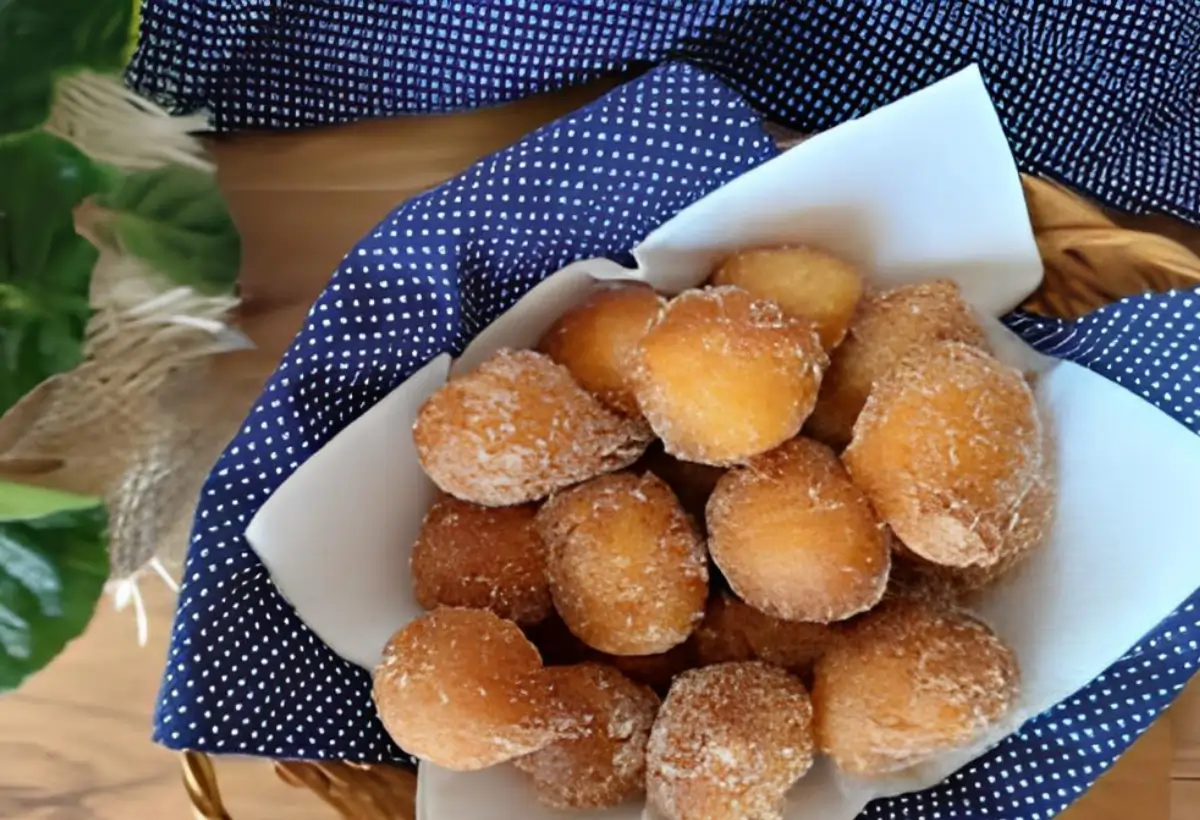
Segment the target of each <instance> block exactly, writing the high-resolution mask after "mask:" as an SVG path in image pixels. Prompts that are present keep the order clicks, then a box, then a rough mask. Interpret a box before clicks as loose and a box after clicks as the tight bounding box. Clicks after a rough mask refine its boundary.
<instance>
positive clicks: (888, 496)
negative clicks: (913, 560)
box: [843, 342, 1048, 567]
mask: <svg viewBox="0 0 1200 820" xmlns="http://www.w3.org/2000/svg"><path fill="white" fill-rule="evenodd" d="M843 459H844V460H845V463H846V465H847V467H848V468H849V469H850V472H851V474H852V475H853V476H854V480H855V482H856V483H858V485H859V486H861V487H862V488H863V490H864V491H865V492H866V493H867V495H868V496H869V497H870V499H871V501H872V503H873V504H874V505H875V508H876V509H877V510H878V511H879V513H880V515H881V516H882V517H883V519H884V520H885V521H886V522H887V523H888V524H889V525H890V526H891V527H892V529H893V531H894V532H895V533H896V535H897V536H898V537H899V538H900V540H901V541H902V542H903V543H904V545H905V546H906V547H907V548H908V549H910V550H912V551H913V552H914V553H916V554H917V555H920V556H921V557H923V558H925V559H926V560H930V561H933V562H934V563H940V564H946V565H949V566H960V567H967V566H978V567H989V566H992V565H994V564H996V563H998V562H1000V561H1001V560H1002V559H1005V558H1006V549H1008V548H1009V547H1010V546H1011V543H1012V542H1011V541H1009V539H1008V538H1007V536H1008V534H1009V531H1010V529H1011V528H1012V527H1013V520H1014V515H1016V514H1017V511H1018V508H1019V507H1020V506H1021V504H1022V501H1023V499H1024V498H1025V496H1026V495H1027V494H1028V493H1029V492H1030V491H1031V489H1032V488H1033V487H1034V486H1036V485H1037V484H1038V482H1039V481H1042V480H1043V477H1044V476H1045V474H1046V471H1047V469H1048V465H1047V459H1048V456H1047V455H1046V436H1045V434H1044V431H1043V426H1042V421H1041V418H1040V415H1039V411H1038V408H1037V402H1036V400H1035V398H1034V395H1033V391H1032V390H1031V389H1030V387H1029V385H1028V383H1027V382H1026V381H1025V379H1024V378H1023V377H1022V375H1021V373H1020V372H1019V371H1017V370H1015V369H1013V368H1011V367H1008V366H1007V365H1004V364H1002V363H1000V362H999V361H997V360H996V359H994V358H992V357H991V356H990V355H988V354H986V353H983V352H982V351H980V350H978V349H976V348H973V347H970V346H968V345H964V344H961V343H957V342H943V343H940V344H937V345H933V346H931V347H929V348H926V349H923V350H921V351H919V352H917V353H914V354H913V355H912V356H911V357H910V358H909V359H908V360H907V361H906V362H905V363H904V364H903V365H901V366H900V367H899V368H897V369H896V370H894V371H893V372H892V373H891V374H890V375H889V376H887V377H886V378H884V379H881V380H880V382H879V383H878V384H877V385H876V386H875V389H874V391H873V392H872V394H871V397H870V399H869V400H868V401H867V405H866V407H865V408H864V409H863V412H862V415H861V416H860V417H859V420H858V423H857V424H856V426H855V433H854V440H853V441H852V442H851V444H850V447H848V448H847V450H846V452H845V453H844V454H843Z"/></svg>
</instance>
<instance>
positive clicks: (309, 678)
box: [155, 63, 1200, 820]
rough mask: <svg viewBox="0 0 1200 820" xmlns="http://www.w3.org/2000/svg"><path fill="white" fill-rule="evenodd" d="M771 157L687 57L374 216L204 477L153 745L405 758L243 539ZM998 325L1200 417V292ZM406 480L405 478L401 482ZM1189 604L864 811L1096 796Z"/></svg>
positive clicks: (1182, 640) (1191, 649)
mask: <svg viewBox="0 0 1200 820" xmlns="http://www.w3.org/2000/svg"><path fill="white" fill-rule="evenodd" d="M775 153H776V149H775V147H774V144H773V142H772V141H771V139H770V138H769V137H768V135H767V134H766V132H765V131H764V130H763V128H762V126H761V121H760V117H759V116H758V114H757V113H756V112H755V111H754V110H753V109H752V108H751V107H750V106H749V105H748V104H747V103H746V102H745V101H744V100H743V98H742V97H741V96H740V95H739V94H738V93H737V92H736V91H734V90H733V89H732V88H731V87H730V86H728V85H727V84H725V83H724V82H722V81H721V80H719V79H717V78H716V77H715V76H714V75H712V74H710V73H708V72H706V71H704V70H702V69H699V68H697V67H694V66H692V65H689V64H687V63H672V64H668V65H666V66H663V67H660V68H657V69H655V70H653V71H652V72H650V73H648V74H647V75H645V76H644V77H642V78H641V79H639V80H637V81H634V82H632V83H630V84H628V85H625V86H622V87H620V88H618V89H617V90H615V91H613V92H611V93H610V94H609V95H607V96H606V97H604V98H603V99H601V100H599V101H598V102H596V103H594V104H592V105H590V106H588V107H586V108H584V109H582V110H580V111H578V112H576V113H574V114H572V115H570V116H568V117H566V118H564V119H562V120H560V121H558V122H555V123H553V124H551V125H548V126H546V127H544V128H542V129H541V130H539V131H536V132H534V133H533V134H531V135H529V136H528V137H526V138H525V139H523V140H522V141H521V142H519V143H517V144H516V145H514V146H512V147H511V148H508V149H506V150H504V151H501V152H499V153H497V154H495V155H493V156H490V157H487V158H485V159H483V160H481V161H480V162H478V163H477V164H475V165H474V166H473V167H471V168H470V169H469V170H467V171H466V172H465V173H463V174H462V175H461V176H459V177H458V178H456V179H454V180H451V181H450V182H447V183H446V184H444V185H442V186H440V187H438V188H436V189H434V190H432V191H430V192H428V193H426V194H423V195H421V196H419V197H417V198H415V199H413V200H411V201H409V202H406V203H404V204H403V205H401V206H400V207H399V208H397V209H396V210H395V211H393V212H392V213H390V214H388V215H387V216H386V217H385V218H384V219H383V220H382V221H381V222H380V223H379V224H378V225H377V226H376V228H375V229H374V230H373V231H372V232H371V233H370V235H368V236H366V237H365V238H363V239H362V240H361V241H360V242H359V243H358V244H357V245H356V246H355V247H354V248H353V249H352V250H351V251H350V252H349V253H348V254H347V256H346V257H345V259H344V261H343V262H342V264H341V265H340V266H339V268H338V270H337V271H336V273H335V274H334V275H333V277H332V279H331V280H330V282H329V285H328V287H327V288H326V289H325V291H324V293H323V294H322V295H321V296H320V297H319V299H318V300H317V302H316V303H315V305H314V306H313V308H312V310H311V312H310V314H309V316H308V318H307V321H306V323H305V326H304V328H303V330H302V331H301V332H300V334H299V335H298V336H297V337H296V339H295V340H294V342H293V343H292V346H291V348H290V349H289V350H288V352H287V354H286V355H285V357H284V359H283V361H282V362H281V363H280V365H279V367H278V369H277V370H276V372H275V373H274V374H273V375H272V377H271V379H270V380H269V382H268V384H267V386H266V388H265V389H264V391H263V393H262V395H261V396H260V398H259V400H258V402H257V403H256V404H255V405H254V407H253V408H252V410H251V412H250V413H249V415H248V417H247V419H246V421H245V424H244V426H243V427H242V429H241V431H240V433H239V434H238V435H237V436H236V438H235V439H234V440H233V441H232V443H231V444H230V445H229V447H228V448H227V449H226V451H225V452H224V454H223V455H222V456H221V458H220V460H219V461H218V463H217V464H216V466H215V468H214V470H213V473H212V475H211V477H210V478H209V480H208V481H207V483H206V485H205V487H204V490H203V493H202V496H201V499H200V505H199V508H198V511H197V515H196V521H195V528H194V531H193V537H192V543H191V545H190V550H189V553H188V558H187V562H186V565H185V569H184V579H183V588H182V591H181V593H180V601H179V609H178V614H177V617H176V622H175V626H174V631H173V634H172V641H171V647H170V654H169V658H168V664H167V668H166V672H165V676H164V681H163V686H162V691H161V697H160V701H159V704H158V709H157V715H156V724H155V738H156V739H157V740H158V741H159V742H161V743H163V744H165V745H167V746H169V747H172V748H176V749H185V748H186V749H197V750H202V751H206V752H213V753H226V754H240V755H260V756H268V757H274V758H300V759H312V760H319V759H342V760H351V761H360V762H391V763H401V764H404V763H409V762H411V761H410V760H409V758H408V757H407V756H406V755H405V754H404V753H403V752H402V751H401V750H400V749H398V748H397V747H396V746H394V745H393V744H392V742H391V741H390V740H389V738H388V736H387V735H386V733H385V732H384V731H383V729H382V727H381V725H380V724H379V722H378V721H377V719H376V717H375V713H374V709H373V708H372V704H371V697H370V681H369V676H368V675H367V673H366V672H364V671H363V670H362V669H360V668H358V667H356V666H354V665H352V664H350V663H348V662H347V661H344V660H342V659H341V658H340V657H338V656H337V655H335V654H334V653H333V652H332V651H331V650H330V649H329V648H328V647H326V646H325V645H324V644H323V643H322V642H321V641H320V640H319V639H318V638H317V637H316V636H315V635H314V634H313V633H312V632H311V631H310V630H309V629H308V628H307V627H306V626H305V625H304V623H303V622H301V620H300V619H299V618H298V617H297V615H296V613H295V612H294V611H293V610H292V608H291V606H290V605H289V604H288V603H286V602H285V601H284V600H283V598H282V597H281V596H280V595H279V593H278V592H277V591H276V589H275V587H274V586H273V585H272V583H271V579H270V578H269V576H268V574H267V571H266V570H265V569H264V567H263V566H262V564H261V563H260V562H259V560H258V558H257V557H256V555H255V554H254V552H252V551H251V549H250V547H249V545H248V543H247V541H246V539H245V537H244V535H243V533H244V531H245V529H246V527H247V525H248V523H249V522H250V520H251V519H252V518H253V516H254V515H255V513H256V512H257V511H258V510H259V508H260V507H261V506H262V505H263V503H264V502H265V501H266V499H267V498H268V497H269V496H270V495H271V494H272V492H274V491H275V490H276V489H277V488H278V487H279V486H280V485H281V484H282V483H283V482H284V481H285V480H286V479H287V478H288V477H289V476H290V475H291V474H292V473H293V472H294V471H295V470H296V468H297V467H298V466H299V465H300V464H301V463H303V462H304V461H305V460H306V459H307V458H309V457H310V456H311V455H312V454H313V453H315V452H316V451H317V450H318V449H319V448H321V447H322V446H323V445H325V444H326V443H328V442H329V441H330V440H331V439H332V438H333V437H334V436H336V435H337V434H338V432H339V431H340V430H342V429H343V428H345V427H346V426H347V425H348V424H350V423H351V422H352V421H354V420H355V419H356V418H358V417H359V416H360V415H362V414H363V413H364V412H365V411H366V410H367V409H368V408H370V407H371V406H372V405H373V404H375V403H376V402H378V401H379V400H380V399H382V398H383V397H384V396H385V395H387V394H388V393H389V392H390V391H391V390H392V389H394V388H395V387H396V386H397V385H399V384H400V383H402V382H403V381H404V380H405V379H406V378H407V377H408V376H409V375H410V374H412V373H413V372H414V371H416V370H417V369H418V368H419V367H421V366H422V365H423V364H425V363H426V362H428V361H429V360H430V359H431V358H432V357H434V356H435V355H438V354H440V353H444V352H450V353H459V352H461V351H462V350H463V349H464V347H465V346H466V345H467V343H468V342H469V341H470V340H471V339H472V338H473V337H474V336H475V335H476V334H477V333H479V331H480V330H481V329H482V328H484V327H485V326H487V324H488V323H489V322H491V321H492V320H494V319H495V318H496V317H497V316H499V315H500V314H501V313H502V312H503V311H505V310H506V309H507V308H509V307H511V306H512V305H513V304H514V302H515V301H516V300H517V299H518V298H519V297H520V296H521V295H522V294H524V293H525V292H526V291H528V290H529V289H530V288H531V287H532V286H533V285H534V284H536V283H537V282H538V281H540V280H541V279H543V278H544V277H546V276H547V275H549V274H551V273H553V272H554V271H555V270H557V269H559V268H561V267H563V266H565V265H566V264H568V263H570V262H572V261H575V260H578V259H582V258H588V257H601V256H603V257H609V258H611V259H614V260H616V261H619V262H625V263H629V262H630V261H631V260H630V259H629V256H628V252H629V250H630V249H631V248H632V247H634V246H635V245H636V244H637V243H638V242H639V241H640V240H641V239H642V238H644V237H645V236H646V234H648V233H649V232H650V231H651V230H652V229H654V228H655V227H656V226H658V225H659V224H661V223H662V222H664V221H665V220H667V219H668V218H670V217H671V216H673V215H674V214H675V213H677V212H678V211H679V210H680V209H682V208H684V207H685V206H687V205H688V204H689V203H691V202H693V201H695V200H697V199H698V198H700V197H702V196H704V195H705V194H707V193H709V192H710V191H712V190H714V189H716V188H718V187H719V186H721V185H722V184H724V183H726V182H728V181H729V180H731V179H733V178H735V177H737V176H738V175H739V174H741V173H743V172H745V171H747V170H748V169H750V168H752V167H754V166H756V165H758V164H760V163H762V162H764V161H766V160H767V159H770V158H771V157H772V156H774V155H775ZM1008 322H1009V324H1010V326H1011V327H1012V328H1013V329H1015V330H1016V331H1017V332H1018V333H1019V334H1021V335H1022V336H1023V337H1024V338H1025V339H1026V340H1027V341H1028V342H1029V343H1030V344H1032V345H1034V346H1035V347H1037V348H1038V349H1039V350H1042V351H1045V352H1047V353H1050V354H1052V355H1056V356H1060V357H1062V358H1065V359H1070V360H1072V361H1076V362H1079V363H1080V364H1083V365H1086V366H1087V367H1090V368H1092V369H1094V370H1096V371H1098V372H1100V373H1102V374H1104V375H1106V376H1108V377H1110V378H1113V379H1116V380H1117V381H1119V382H1120V383H1122V384H1124V385H1125V386H1126V387H1128V388H1129V389H1130V390H1132V391H1134V392H1135V393H1137V394H1139V395H1141V396H1143V397H1144V398H1145V399H1146V400H1147V401H1150V402H1153V403H1154V404H1155V405H1157V406H1159V407H1161V408H1162V409H1163V410H1164V411H1166V412H1167V413H1169V414H1171V415H1172V416H1173V417H1174V418H1176V419H1177V420H1178V421H1179V422H1180V423H1182V424H1185V425H1187V426H1188V427H1190V428H1191V429H1192V430H1193V431H1196V432H1200V409H1198V408H1200V391H1198V389H1197V388H1198V386H1200V329H1198V326H1200V295H1196V294H1193V293H1174V294H1167V295H1157V296H1150V297H1145V298H1137V299H1133V300H1129V301H1127V302H1124V303H1121V304H1119V305H1117V306H1113V307H1110V308H1106V309H1103V310H1100V311H1097V312H1096V313H1094V314H1092V315H1091V316H1088V317H1086V318H1084V319H1081V320H1079V321H1076V322H1059V321H1054V320H1049V319H1044V318H1038V317H1034V316H1030V315H1025V314H1015V315H1012V316H1010V317H1008ZM398 491H400V490H399V489H398ZM1198 602H1200V597H1198V598H1196V599H1193V600H1190V601H1186V602H1182V603H1181V602H1176V601H1165V602H1164V606H1163V608H1164V614H1166V610H1167V609H1169V608H1170V607H1171V606H1173V605H1175V604H1177V603H1179V604H1180V606H1179V608H1178V610H1177V611H1175V612H1174V613H1173V614H1170V615H1168V616H1167V617H1166V619H1165V620H1164V621H1163V622H1162V624H1161V625H1160V626H1159V628H1158V629H1156V630H1155V631H1154V632H1153V633H1152V634H1150V635H1147V636H1146V637H1145V639H1144V640H1143V641H1142V642H1141V643H1139V644H1138V645H1137V646H1136V647H1133V648H1132V649H1131V650H1130V651H1129V653H1128V654H1127V655H1126V656H1125V657H1124V658H1122V659H1121V660H1120V661H1119V662H1117V663H1116V664H1114V665H1113V666H1112V668H1111V669H1109V670H1108V671H1107V672H1106V673H1105V674H1104V675H1103V676H1101V677H1100V678H1098V679H1096V680H1095V681H1094V682H1093V683H1092V684H1091V685H1089V686H1088V687H1086V688H1085V689H1083V690H1082V691H1080V692H1079V693H1077V694H1076V695H1075V696H1074V697H1072V698H1070V699H1069V700H1067V701H1065V702H1063V703H1062V704H1060V705H1058V706H1057V707H1056V708H1054V709H1053V710H1051V711H1050V712H1048V713H1046V714H1044V715H1042V716H1040V717H1038V718H1037V719H1035V720H1033V721H1032V722H1030V723H1029V724H1027V725H1026V726H1025V727H1024V728H1023V729H1022V730H1021V731H1020V732H1019V733H1017V734H1015V735H1013V736H1011V737H1010V738H1008V739H1007V740H1006V741H1005V742H1004V743H1003V744H1001V745H1000V746H999V747H998V748H996V749H995V750H994V751H992V752H991V753H990V754H988V755H986V756H985V757H983V758H982V759H980V760H978V761H976V762H975V763H972V764H971V765H969V766H968V767H966V768H965V769H963V770H962V771H961V772H959V773H958V774H956V775H954V776H953V777H952V778H950V779H949V780H948V781H947V782H945V783H944V784H942V785H941V786H939V787H937V788H935V789H932V790H930V791H928V792H925V793H922V794H913V795H907V796H903V797H898V798H895V799H892V800H885V801H880V802H877V803H875V804H872V805H871V807H870V808H869V809H868V810H867V812H866V815H865V816H866V817H869V818H879V819H880V820H882V819H883V818H901V817H924V818H934V817H939V818H946V820H951V819H952V818H967V817H971V818H976V817H980V816H990V817H995V818H1013V819H1015V818H1045V817H1050V816H1052V815H1053V814H1055V813H1057V812H1058V811H1060V810H1061V809H1063V808H1064V807H1065V806H1067V805H1068V804H1069V803H1070V802H1071V801H1073V800H1074V799H1075V798H1076V797H1077V796H1078V795H1079V794H1081V793H1082V792H1083V791H1084V790H1086V789H1087V788H1088V786H1089V785H1090V784H1091V783H1092V781H1093V780H1094V779H1095V778H1096V777H1098V776H1099V775H1100V774H1102V773H1103V771H1104V769H1105V768H1106V767H1108V766H1109V765H1111V764H1112V762H1113V761H1114V760H1115V759H1116V758H1117V756H1118V755H1120V754H1121V752H1122V751H1124V749H1125V748H1126V747H1128V746H1129V745H1130V744H1131V743H1132V742H1133V741H1134V739H1136V737H1137V736H1138V734H1139V733H1140V732H1141V731H1142V730H1144V729H1145V728H1146V727H1147V726H1148V725H1149V724H1150V723H1151V722H1152V721H1153V720H1154V718H1155V716H1156V715H1158V714H1159V713H1160V712H1161V711H1162V710H1163V709H1165V708H1166V707H1167V705H1168V704H1169V703H1170V702H1171V701H1172V699H1173V698H1174V697H1175V695H1176V694H1177V693H1178V692H1179V690H1180V689H1181V688H1182V687H1183V686H1184V684H1185V683H1186V682H1187V680H1188V678H1189V677H1190V676H1191V675H1192V674H1193V673H1194V672H1195V670H1196V665H1197V662H1198V660H1200V647H1198V646H1197V637H1198V636H1200V612H1198V611H1197V610H1196V605H1197V603H1198Z"/></svg>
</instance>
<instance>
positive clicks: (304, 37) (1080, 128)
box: [129, 0, 1200, 221]
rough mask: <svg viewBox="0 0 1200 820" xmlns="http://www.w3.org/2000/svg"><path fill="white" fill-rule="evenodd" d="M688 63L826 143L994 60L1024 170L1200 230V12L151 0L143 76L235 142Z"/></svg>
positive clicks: (1035, 6)
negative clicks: (263, 132) (848, 123)
mask: <svg viewBox="0 0 1200 820" xmlns="http://www.w3.org/2000/svg"><path fill="white" fill-rule="evenodd" d="M673 58H684V59H688V60H692V61H694V62H696V63H697V64H699V65H703V66H705V67H707V68H710V69H712V70H713V71H715V72H717V73H719V74H720V75H722V76H724V77H726V78H727V79H728V80H729V82H730V83H731V84H732V85H733V86H734V87H735V88H736V89H738V90H739V91H741V92H742V93H744V94H745V95H746V96H747V97H748V98H749V99H750V100H751V102H752V103H753V104H754V105H756V106H758V107H759V108H760V109H761V110H762V111H763V112H765V113H766V114H768V115H769V116H770V117H771V118H773V119H777V120H780V121H782V122H784V123H787V124H789V125H792V126H795V127H796V128H798V129H799V130H802V131H805V132H813V131H820V130H824V129H826V128H829V127H830V126H832V125H834V124H836V123H838V122H841V121H843V120H846V119H849V118H851V117H854V116H857V115H860V114H863V113H865V112H867V111H869V110H871V109H873V108H876V107H878V106H879V105H882V104H884V103H887V102H890V101H892V100H895V99H899V98H900V97H902V96H904V95H906V94H908V93H910V92H912V91H915V90H916V89H918V88H922V87H924V86H926V85H929V84H930V83H931V82H933V81H935V80H938V79H941V78H942V77H945V76H947V75H949V74H951V73H953V72H954V71H956V70H957V69H960V68H962V67H964V66H966V65H967V64H969V63H971V62H977V63H978V64H979V66H980V68H981V70H982V72H983V76H984V78H985V80H986V81H987V85H988V88H989V90H990V91H991V92H992V95H993V97H994V99H995V102H996V106H997V108H998V110H999V112H1000V116H1001V119H1002V121H1003V123H1004V128H1005V131H1006V133H1007V134H1008V137H1009V141H1010V143H1011V144H1012V146H1013V152H1014V154H1015V155H1016V157H1017V160H1018V162H1019V163H1020V164H1021V167H1022V169H1023V170H1026V171H1031V172H1034V173H1038V174H1040V175H1050V176H1055V177H1058V178H1060V179H1062V180H1064V181H1066V182H1069V183H1070V184H1071V185H1073V186H1074V187H1076V188H1079V189H1081V190H1083V191H1086V192H1088V193H1090V194H1091V195H1093V196H1094V197H1096V198H1098V199H1100V200H1102V201H1103V202H1105V203H1106V204H1109V205H1114V206H1117V207H1121V208H1126V209H1131V210H1138V211H1142V210H1160V211H1167V212H1170V213H1174V214H1176V215H1178V216H1182V217H1184V218H1186V219H1191V220H1194V221H1195V220H1200V106H1197V105H1196V100H1197V99H1200V5H1197V4H1196V3H1195V2H1193V1H1192V0H1092V2H1088V3H1069V2H1055V3H1046V2H1040V1H1039V0H991V2H986V3H983V2H976V3H848V2H843V1H842V0H817V2H812V1H811V0H810V2H804V3H797V2H795V1H794V0H571V2H545V1H544V0H489V2H480V1H479V0H475V1H474V2H471V1H470V0H422V2H400V0H290V2H288V3H280V2H278V1H277V0H237V2H231V1H230V0H225V2H212V0H146V1H145V3H144V7H143V12H142V39H141V44H140V48H139V49H138V51H137V53H136V54H135V56H134V59H133V61H132V63H131V65H130V68H129V80H130V82H131V84H132V85H133V86H134V87H135V88H137V89H138V90H139V91H141V92H142V93H144V94H146V95H148V96H150V97H152V98H155V99H157V100H159V101H160V102H162V103H163V104H165V105H167V106H168V107H169V108H173V109H175V110H177V111H184V110H187V111H193V110H205V111H208V112H210V113H211V116H212V121H213V124H214V127H216V128H218V129H219V130H227V129H238V128H262V127H273V128H290V127H297V126H305V125H313V124H317V123H329V122H345V121H347V120H353V119H359V118H363V117H375V116H384V115H389V114H397V113H401V112H406V113H414V112H431V111H449V110H456V109H463V108H475V107H479V106H484V105H493V104H496V103H500V102H505V101H509V100H513V99H517V98H520V97H524V96H527V95H529V94H533V93H537V92H541V91H545V90H548V89H552V88H560V87H563V86H568V85H576V84H579V83H582V82H585V81H587V80H589V79H594V78H596V77H600V76H604V75H607V74H611V73H613V72H615V71H628V70H631V69H635V68H637V67H639V66H643V65H645V64H647V63H653V62H661V61H663V60H666V59H673Z"/></svg>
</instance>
